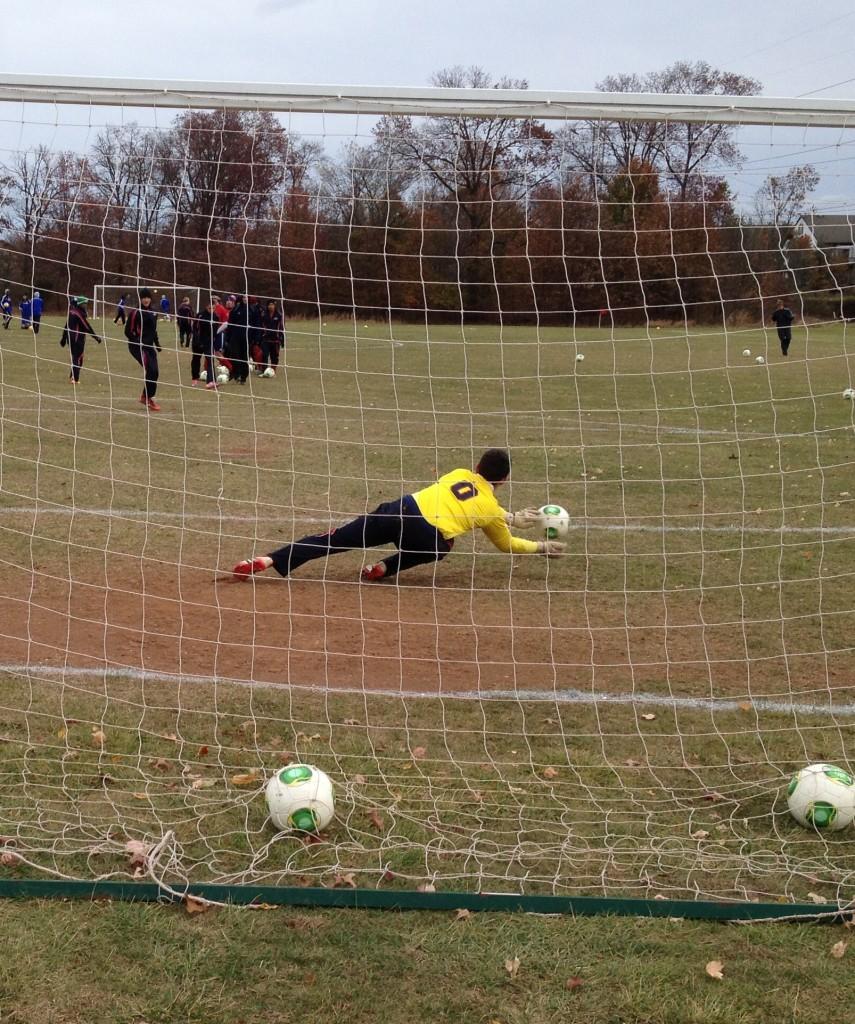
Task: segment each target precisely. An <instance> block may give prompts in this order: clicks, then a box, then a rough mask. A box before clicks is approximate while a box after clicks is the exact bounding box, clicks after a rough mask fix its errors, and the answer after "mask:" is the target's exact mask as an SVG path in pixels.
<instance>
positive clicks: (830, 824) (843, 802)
mask: <svg viewBox="0 0 855 1024" xmlns="http://www.w3.org/2000/svg"><path fill="white" fill-rule="evenodd" d="M787 805H788V806H789V808H790V814H792V816H793V817H794V818H795V819H796V821H797V822H798V823H799V824H800V825H803V826H804V827H805V828H815V829H827V830H829V831H832V832H836V831H838V830H839V829H842V828H846V826H847V825H850V824H851V823H852V820H853V819H855V779H853V778H852V776H851V775H850V774H849V772H847V771H844V770H843V769H842V768H838V767H837V766H836V765H833V764H809V765H808V766H807V768H802V770H801V771H800V772H796V774H795V775H794V776H793V777H792V779H791V780H790V784H789V786H787Z"/></svg>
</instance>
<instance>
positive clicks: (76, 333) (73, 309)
mask: <svg viewBox="0 0 855 1024" xmlns="http://www.w3.org/2000/svg"><path fill="white" fill-rule="evenodd" d="M88 301H89V300H88V299H87V298H86V296H85V295H78V296H77V297H76V298H74V299H72V300H71V302H70V303H69V306H68V319H67V320H66V321H65V327H64V328H63V331H62V337H61V338H60V339H59V343H60V345H61V346H62V347H63V348H65V346H66V345H68V348H69V351H70V352H71V373H70V375H69V377H68V379H69V381H70V382H71V383H72V384H79V383H80V369H81V367H82V366H83V353H84V350H85V349H86V335H87V334H91V335H92V337H93V338H94V339H95V340H96V341H97V342H98V344H99V345H100V344H101V339H100V338H99V337H98V335H97V334H96V333H95V331H94V329H93V327H92V324H90V323H89V317H88V316H87V315H86V303H87V302H88Z"/></svg>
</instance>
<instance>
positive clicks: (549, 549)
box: [537, 540, 567, 558]
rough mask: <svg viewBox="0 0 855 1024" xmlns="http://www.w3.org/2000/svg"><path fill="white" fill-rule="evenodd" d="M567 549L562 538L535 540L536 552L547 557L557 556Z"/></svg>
mask: <svg viewBox="0 0 855 1024" xmlns="http://www.w3.org/2000/svg"><path fill="white" fill-rule="evenodd" d="M566 550H567V545H566V544H565V543H564V541H562V540H539V541H538V542H537V553H538V554H539V555H546V557H547V558H558V557H559V556H560V555H563V554H564V552H565V551H566Z"/></svg>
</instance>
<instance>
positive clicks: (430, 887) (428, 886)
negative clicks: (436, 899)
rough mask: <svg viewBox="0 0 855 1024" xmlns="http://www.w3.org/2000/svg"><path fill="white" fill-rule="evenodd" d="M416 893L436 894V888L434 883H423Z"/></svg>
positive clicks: (418, 886)
mask: <svg viewBox="0 0 855 1024" xmlns="http://www.w3.org/2000/svg"><path fill="white" fill-rule="evenodd" d="M416 892H436V886H435V885H434V884H433V882H422V884H421V885H417V886H416Z"/></svg>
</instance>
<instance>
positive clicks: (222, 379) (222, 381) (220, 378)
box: [217, 370, 229, 384]
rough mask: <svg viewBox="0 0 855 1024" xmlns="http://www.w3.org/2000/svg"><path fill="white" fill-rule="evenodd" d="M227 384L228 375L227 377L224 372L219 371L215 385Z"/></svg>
mask: <svg viewBox="0 0 855 1024" xmlns="http://www.w3.org/2000/svg"><path fill="white" fill-rule="evenodd" d="M228 382H229V375H228V373H226V371H225V370H220V372H219V373H218V374H217V383H218V384H228Z"/></svg>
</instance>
